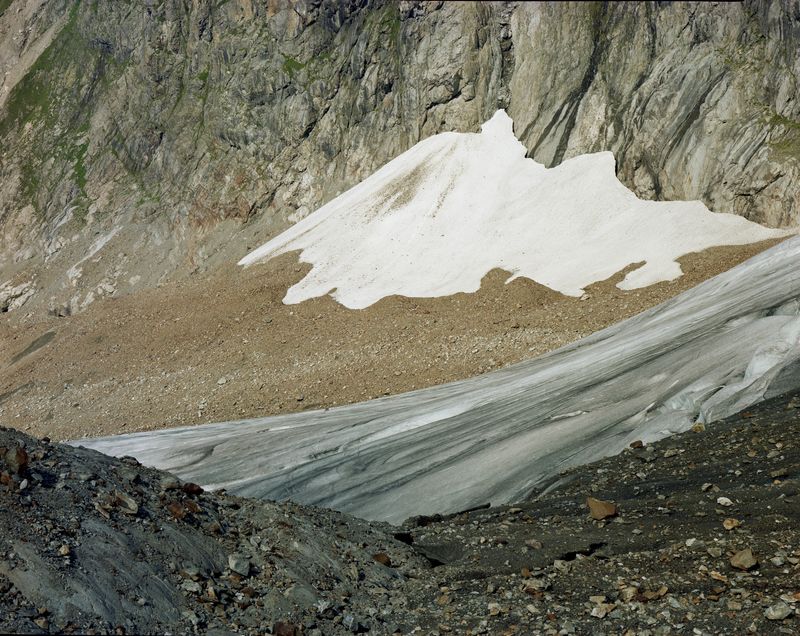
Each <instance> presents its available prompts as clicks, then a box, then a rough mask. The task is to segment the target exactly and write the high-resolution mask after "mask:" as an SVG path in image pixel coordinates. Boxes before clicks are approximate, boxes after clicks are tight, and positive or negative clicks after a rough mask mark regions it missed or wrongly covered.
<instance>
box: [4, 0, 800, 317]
mask: <svg viewBox="0 0 800 636" xmlns="http://www.w3.org/2000/svg"><path fill="white" fill-rule="evenodd" d="M799 44H800V3H798V2H797V1H793V2H778V1H775V2H771V3H770V2H758V3H746V4H743V5H727V4H719V5H711V4H709V5H706V4H702V3H700V4H677V5H671V4H670V5H661V4H658V3H655V4H654V3H648V4H638V3H633V4H630V5H626V4H609V5H605V4H592V5H588V4H568V3H554V4H552V5H551V4H538V3H519V4H517V3H506V2H504V3H443V2H400V3H395V2H388V1H387V2H384V1H381V0H374V1H370V0H349V1H346V0H340V1H338V2H334V1H327V0H325V1H322V2H320V1H319V0H307V1H306V2H287V1H282V2H281V1H275V0H270V1H269V2H267V3H262V2H256V1H255V0H221V1H220V0H193V2H191V3H186V2H181V1H179V0H164V1H163V2H152V1H132V0H131V1H126V0H119V1H115V2H102V1H100V0H94V1H90V0H85V1H80V0H0V76H1V77H2V82H3V84H2V86H0V310H7V309H16V308H19V307H22V306H24V307H25V309H26V310H31V311H36V312H38V311H39V310H45V309H47V308H50V309H55V310H56V311H61V312H69V311H76V310H79V309H81V308H82V307H84V306H86V305H87V304H88V303H90V302H91V301H92V300H93V299H95V298H97V297H99V296H104V295H110V294H118V293H125V292H128V291H132V290H135V289H137V288H140V287H146V286H152V285H156V284H158V283H159V282H160V281H162V280H164V279H165V278H167V277H174V276H185V275H189V274H191V273H193V272H198V271H203V270H205V269H207V268H210V267H215V266H216V265H218V264H219V263H221V262H231V261H235V260H237V259H238V258H240V257H241V256H243V255H244V253H246V251H247V250H248V249H249V248H251V247H254V246H255V245H257V244H258V243H259V242H263V241H264V240H266V239H267V238H269V237H270V236H271V235H273V234H275V233H276V232H277V231H279V230H282V229H284V228H285V227H286V226H287V225H288V224H290V223H291V222H292V221H294V220H297V219H298V218H300V217H302V216H304V215H305V214H307V213H309V212H310V211H312V210H313V209H314V208H315V207H317V206H318V205H320V204H322V203H324V202H325V201H327V200H329V199H330V198H332V197H333V196H335V195H336V194H337V193H339V192H341V191H343V190H344V189H346V188H348V187H349V186H351V185H353V184H355V183H356V182H358V181H359V180H361V179H363V178H364V177H365V176H367V175H368V174H370V173H371V172H373V171H374V170H375V169H376V168H377V167H379V166H380V165H382V164H383V163H385V162H386V161H388V160H389V159H391V158H392V157H394V156H396V155H397V154H399V153H400V152H402V151H404V150H405V149H407V148H409V147H410V146H411V145H413V144H414V143H416V142H417V141H419V140H420V139H422V138H424V137H426V136H428V135H431V134H434V133H437V132H440V131H442V130H461V131H469V130H477V128H478V126H479V125H480V123H481V122H483V121H484V120H486V119H488V118H489V117H490V116H491V115H492V113H493V112H494V111H495V110H496V109H497V108H500V107H503V108H506V109H507V110H508V111H509V114H510V115H511V116H512V117H513V119H514V121H515V132H516V133H517V135H518V136H519V137H520V138H521V139H522V141H523V142H524V143H525V145H526V147H527V148H528V150H529V154H530V156H532V157H534V158H536V159H537V160H538V161H542V162H544V163H546V164H548V165H554V164H557V163H559V162H560V161H561V160H563V159H564V158H567V157H570V156H574V155H576V154H580V153H584V152H591V151H597V150H612V151H613V152H614V153H615V155H616V157H617V170H618V174H619V177H620V179H622V181H623V182H625V183H626V184H627V185H628V186H629V187H631V188H632V189H633V190H634V191H636V192H637V194H639V195H640V196H644V197H649V198H682V199H702V200H703V201H704V202H705V203H706V204H707V205H709V207H711V208H712V209H714V210H717V211H732V212H736V213H738V214H742V215H744V216H747V217H748V218H751V219H754V220H757V221H761V222H764V223H767V224H770V225H777V226H786V225H791V224H795V223H797V222H798V220H800V194H798V189H797V188H796V187H793V183H796V180H797V177H798V176H800V105H798V103H797V100H796V98H795V95H796V94H797V93H798V83H800V56H798V45H799Z"/></svg>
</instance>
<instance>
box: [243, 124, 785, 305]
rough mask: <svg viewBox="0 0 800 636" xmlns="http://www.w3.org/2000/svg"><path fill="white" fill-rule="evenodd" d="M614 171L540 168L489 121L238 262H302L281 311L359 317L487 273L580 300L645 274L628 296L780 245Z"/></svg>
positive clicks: (448, 138) (464, 285)
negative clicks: (312, 303) (643, 190)
mask: <svg viewBox="0 0 800 636" xmlns="http://www.w3.org/2000/svg"><path fill="white" fill-rule="evenodd" d="M614 165H615V164H614V157H613V155H612V154H611V153H610V152H600V153H596V154H591V155H582V156H579V157H575V158H573V159H569V160H567V161H565V162H563V163H562V164H560V165H559V166H557V167H555V168H545V167H544V165H542V164H539V163H537V162H536V161H534V160H532V159H527V158H526V157H525V147H524V146H523V145H522V144H521V143H520V142H519V141H518V140H517V139H516V137H515V136H514V132H513V127H512V121H511V119H510V118H509V117H508V115H507V114H506V113H505V111H502V110H501V111H498V112H497V113H496V114H495V115H494V116H493V117H492V118H491V119H490V120H489V121H488V122H486V123H485V124H484V125H483V126H482V128H481V132H480V133H442V134H439V135H435V136H433V137H430V138H428V139H425V140H424V141H421V142H420V143H418V144H417V145H415V146H414V147H413V148H411V149H410V150H408V151H407V152H405V153H403V154H402V155H400V156H399V157H397V158H396V159H394V160H392V161H390V162H389V163H388V164H386V165H385V166H384V167H383V168H381V169H380V170H378V171H377V172H375V173H374V174H373V175H372V176H370V177H368V178H367V179H365V180H364V181H362V182H361V183H360V184H358V185H357V186H355V187H354V188H352V189H350V190H349V191H347V192H345V193H344V194H342V195H340V196H338V197H336V198H335V199H333V200H332V201H330V202H329V203H328V204H326V205H324V206H323V207H321V208H320V209H318V210H317V211H316V212H314V213H312V214H310V215H309V216H307V217H306V218H305V219H303V220H302V221H300V222H299V223H297V224H296V225H294V226H293V227H291V228H290V229H289V230H287V231H286V232H284V233H282V234H281V235H279V236H277V237H276V238H274V239H273V240H271V241H269V242H268V243H266V244H265V245H263V246H261V247H260V248H258V249H256V250H255V251H254V252H252V253H251V254H249V255H248V256H246V257H245V258H244V259H242V260H241V261H240V264H241V265H249V264H252V263H256V262H259V261H264V260H267V259H269V258H272V257H274V256H277V255H279V254H283V253H286V252H289V251H293V250H302V253H301V260H303V261H304V262H307V263H310V264H311V265H312V266H313V268H312V270H311V271H310V272H309V274H308V275H307V276H306V277H305V278H304V279H303V280H301V281H300V282H299V283H297V284H296V285H294V286H293V287H291V288H290V289H289V291H288V292H287V294H286V297H285V298H284V302H285V303H287V304H293V303H299V302H302V301H304V300H307V299H309V298H314V297H317V296H322V295H325V294H328V293H332V295H333V297H334V298H335V299H336V300H337V301H339V302H340V303H342V304H343V305H346V306H348V307H350V308H354V309H360V308H363V307H367V306H369V305H371V304H372V303H374V302H376V301H378V300H380V299H381V298H383V297H385V296H389V295H392V294H401V295H404V296H411V297H431V296H447V295H450V294H454V293H457V292H474V291H477V289H478V288H479V287H480V283H481V279H482V278H483V277H484V275H485V274H486V273H487V272H489V271H490V270H492V269H494V268H498V267H499V268H502V269H504V270H507V271H510V272H512V273H513V276H512V277H511V278H510V279H509V280H512V279H513V278H516V277H518V276H525V277H527V278H530V279H533V280H535V281H537V282H538V283H541V284H543V285H546V286H547V287H550V288H552V289H554V290H557V291H559V292H562V293H564V294H568V295H570V296H580V295H581V294H582V293H583V288H584V287H585V286H587V285H589V284H591V283H594V282H597V281H600V280H605V279H607V278H608V277H610V276H612V275H613V274H615V273H617V272H619V271H620V270H622V269H624V268H625V267H627V266H628V265H630V264H632V263H640V262H644V265H642V266H641V267H639V268H638V269H636V270H634V271H632V272H630V273H629V274H628V275H627V276H626V277H625V279H624V280H623V281H622V282H621V283H620V284H619V287H620V288H622V289H633V288H636V287H644V286H647V285H651V284H653V283H656V282H659V281H663V280H672V279H675V278H677V277H678V276H680V275H681V269H680V265H679V264H678V263H677V262H676V259H677V258H679V257H680V256H683V255H684V254H688V253H690V252H696V251H700V250H704V249H707V248H709V247H713V246H716V245H742V244H745V243H752V242H756V241H761V240H765V239H768V238H773V237H778V236H783V235H785V234H786V232H783V231H780V230H772V229H767V228H764V227H761V226H759V225H757V224H755V223H752V222H750V221H747V220H746V219H744V218H742V217H739V216H736V215H733V214H717V213H713V212H711V211H709V210H708V208H706V207H705V206H704V205H703V204H702V203H700V202H699V201H675V202H656V201H644V200H640V199H638V198H637V197H636V195H634V194H633V193H632V192H631V191H630V190H628V189H627V188H626V187H625V186H624V185H623V184H622V183H620V181H619V180H618V179H617V178H616V175H615V171H614Z"/></svg>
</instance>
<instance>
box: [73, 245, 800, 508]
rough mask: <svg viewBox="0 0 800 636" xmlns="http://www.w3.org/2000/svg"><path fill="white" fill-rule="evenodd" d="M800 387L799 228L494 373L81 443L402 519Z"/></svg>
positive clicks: (515, 486) (510, 488)
mask: <svg viewBox="0 0 800 636" xmlns="http://www.w3.org/2000/svg"><path fill="white" fill-rule="evenodd" d="M798 386H800V237H796V238H792V239H790V240H788V241H785V242H783V243H781V244H780V245H778V246H776V247H774V248H772V249H770V250H768V251H766V252H764V253H762V254H760V255H758V256H756V257H755V258H753V259H750V260H749V261H747V262H746V263H743V264H741V265H739V266H738V267H736V268H734V269H732V270H730V271H728V272H725V273H724V274H722V275H720V276H717V277H715V278H713V279H711V280H708V281H706V282H705V283H702V284H701V285H699V286H697V287H695V288H693V289H691V290H689V291H687V292H685V293H683V294H681V295H680V296H677V297H676V298H673V299H671V300H669V301H667V302H665V303H663V304H661V305H659V306H658V307H654V308H653V309H651V310H649V311H646V312H645V313H643V314H640V315H638V316H636V317H634V318H631V319H629V320H626V321H624V322H621V323H618V324H616V325H613V326H611V327H609V328H607V329H604V330H603V331H600V332H597V333H595V334H593V335H591V336H589V337H588V338H584V339H583V340H580V341H578V342H575V343H573V344H571V345H568V346H566V347H563V348H561V349H558V350H557V351H553V352H551V353H549V354H547V355H545V356H542V357H539V358H536V359H533V360H529V361H526V362H522V363H519V364H516V365H513V366H510V367H506V368H504V369H500V370H498V371H495V372H492V373H488V374H486V375H482V376H478V377H475V378H470V379H468V380H463V381H460V382H453V383H450V384H445V385H441V386H436V387H432V388H428V389H422V390H419V391H413V392H411V393H405V394H402V395H396V396H392V397H386V398H382V399H378V400H371V401H369V402H363V403H360V404H355V405H352V406H343V407H339V408H333V409H330V410H325V411H310V412H304V413H296V414H292V415H283V416H276V417H264V418H257V419H251V420H242V421H233V422H224V423H219V424H210V425H203V426H195V427H186V428H177V429H168V430H161V431H153V432H144V433H135V434H129V435H120V436H115V437H107V438H98V439H85V440H79V441H76V442H73V443H74V444H76V445H81V446H86V447H88V448H94V449H97V450H100V451H102V452H104V453H108V454H112V455H118V456H120V455H133V456H134V457H136V458H138V459H139V460H140V461H141V462H142V463H144V464H146V465H149V466H155V467H158V468H162V469H166V470H169V471H172V472H174V473H175V474H177V475H179V476H180V477H181V478H183V479H187V480H191V481H195V482H199V483H201V484H204V485H207V486H211V487H225V488H226V489H227V490H228V491H229V492H232V493H236V494H240V495H245V496H251V497H263V498H268V499H292V500H295V501H297V502H300V503H305V504H314V505H319V506H327V507H331V508H335V509H337V510H342V511H346V512H349V513H351V514H354V515H356V516H360V517H365V518H368V519H383V520H388V521H392V522H398V521H401V520H403V519H405V518H406V517H408V516H411V515H417V514H431V513H436V512H439V513H446V512H454V511H458V510H463V509H466V508H469V507H471V506H474V505H477V504H481V503H485V502H491V503H492V504H500V503H507V502H511V501H515V500H520V499H522V498H524V497H525V496H526V495H527V494H528V493H529V492H530V491H531V489H533V488H534V487H536V486H542V485H543V484H546V483H548V482H550V481H552V480H553V479H554V478H556V477H557V475H558V473H559V472H560V471H562V470H563V469H565V468H567V467H569V466H572V465H575V464H580V463H585V462H589V461H592V460H595V459H598V458H601V457H604V456H607V455H612V454H615V453H618V452H620V451H621V450H622V449H623V448H624V447H625V446H626V445H627V444H629V443H630V442H631V441H633V440H635V439H641V440H644V441H652V440H655V439H658V438H661V437H664V436H666V435H670V434H673V433H677V432H680V431H684V430H686V429H688V428H690V427H691V426H692V424H693V423H694V422H695V421H697V420H700V421H703V422H706V423H708V422H713V421H715V420H719V419H721V418H724V417H727V416H728V415H731V414H733V413H736V412H738V411H740V410H742V409H744V408H746V407H747V406H749V405H751V404H754V403H756V402H758V401H760V400H762V399H765V398H768V397H771V396H773V395H777V394H779V393H782V392H784V391H787V390H790V389H792V388H796V387H798Z"/></svg>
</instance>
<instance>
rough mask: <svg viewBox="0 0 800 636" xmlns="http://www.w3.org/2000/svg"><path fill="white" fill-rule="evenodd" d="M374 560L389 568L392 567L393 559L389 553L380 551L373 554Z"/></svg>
mask: <svg viewBox="0 0 800 636" xmlns="http://www.w3.org/2000/svg"><path fill="white" fill-rule="evenodd" d="M372 560H373V561H375V562H376V563H380V564H381V565H385V566H386V567H387V568H390V567H392V560H391V559H390V558H389V555H388V554H386V553H385V552H378V553H377V554H373V555H372Z"/></svg>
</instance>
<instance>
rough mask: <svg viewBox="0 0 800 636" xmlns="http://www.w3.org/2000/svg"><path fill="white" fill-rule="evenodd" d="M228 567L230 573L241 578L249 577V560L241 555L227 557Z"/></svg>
mask: <svg viewBox="0 0 800 636" xmlns="http://www.w3.org/2000/svg"><path fill="white" fill-rule="evenodd" d="M228 567H229V568H230V569H231V571H232V572H236V574H240V575H242V576H250V559H249V558H247V557H246V556H244V555H242V554H231V555H229V556H228Z"/></svg>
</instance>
